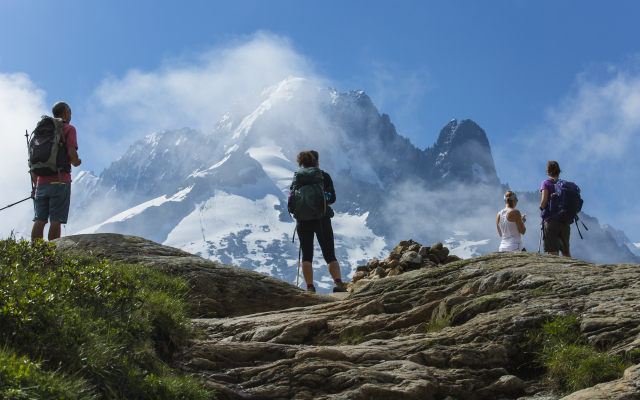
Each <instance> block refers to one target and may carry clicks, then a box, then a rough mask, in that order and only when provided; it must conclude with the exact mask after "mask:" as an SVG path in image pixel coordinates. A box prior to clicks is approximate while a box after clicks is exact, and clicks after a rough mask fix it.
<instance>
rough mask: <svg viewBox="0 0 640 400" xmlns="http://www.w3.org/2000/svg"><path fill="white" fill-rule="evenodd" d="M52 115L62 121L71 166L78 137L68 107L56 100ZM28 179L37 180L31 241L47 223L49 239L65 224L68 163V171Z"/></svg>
mask: <svg viewBox="0 0 640 400" xmlns="http://www.w3.org/2000/svg"><path fill="white" fill-rule="evenodd" d="M51 111H52V113H53V117H54V118H60V119H62V121H63V124H62V132H63V133H64V137H65V141H64V147H65V148H66V149H67V162H68V163H70V164H72V165H73V166H74V167H77V166H79V165H80V164H81V163H82V160H80V158H79V157H78V140H77V138H76V128H74V127H73V125H70V124H69V122H71V107H69V105H68V104H67V103H65V102H63V101H59V102H57V103H56V104H54V105H53V107H52V108H51ZM31 178H32V179H33V181H34V182H36V187H35V189H34V190H33V192H32V193H31V196H32V197H33V198H34V205H35V216H34V217H33V221H34V222H33V229H32V230H31V240H33V241H35V240H38V239H42V238H43V236H44V228H45V226H46V225H47V222H49V221H50V222H51V226H49V240H54V239H57V238H59V237H60V226H61V225H62V224H66V223H67V218H68V216H69V204H70V201H71V166H69V168H68V171H61V172H60V176H59V177H58V175H51V176H37V175H36V174H34V173H33V172H32V173H31Z"/></svg>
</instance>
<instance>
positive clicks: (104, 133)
mask: <svg viewBox="0 0 640 400" xmlns="http://www.w3.org/2000/svg"><path fill="white" fill-rule="evenodd" d="M290 75H293V76H299V77H303V78H306V79H308V80H311V81H312V82H313V83H314V84H316V85H318V86H324V85H325V84H326V82H325V81H324V79H323V78H321V77H319V76H318V75H317V74H316V73H315V70H314V66H313V65H312V63H311V62H310V61H309V60H308V59H307V58H306V57H305V56H303V55H301V54H300V53H298V52H297V51H296V50H295V49H294V48H293V46H292V44H291V42H290V40H288V39H287V38H284V37H281V36H277V35H273V34H269V33H265V32H258V33H256V34H254V35H251V36H249V37H244V38H238V39H235V40H232V41H231V42H228V43H227V44H225V45H223V46H220V47H216V48H214V49H212V50H210V51H207V52H204V53H203V54H199V55H196V56H192V57H183V58H181V59H174V60H168V61H166V62H165V63H164V65H163V66H162V67H160V68H159V69H158V70H156V71H141V70H136V69H134V70H130V71H129V72H127V73H126V75H125V76H124V77H122V78H118V77H110V78H107V79H105V80H104V81H103V82H102V83H101V84H100V85H99V87H98V88H97V90H96V91H95V93H94V95H93V98H92V102H91V106H90V115H91V117H90V119H91V121H92V122H91V123H89V124H87V126H88V129H87V130H89V129H92V130H94V131H89V133H90V134H92V142H93V143H94V144H93V146H94V147H95V149H92V150H93V151H95V152H96V154H99V153H100V152H99V151H98V149H104V148H110V154H103V155H102V156H103V157H104V161H103V164H106V163H107V162H108V161H112V160H113V159H115V158H116V157H118V156H120V155H121V154H122V153H123V152H124V149H125V148H126V146H128V145H130V144H131V143H132V142H133V140H135V139H139V138H140V137H142V136H144V135H147V134H149V133H151V132H154V131H158V130H165V129H174V128H181V127H184V126H188V127H192V128H196V129H201V130H202V131H203V132H205V133H207V132H209V131H211V130H212V129H213V128H214V126H215V124H216V123H217V122H218V120H219V119H220V117H221V116H222V115H223V114H224V112H226V111H227V109H228V108H229V107H230V106H231V105H232V104H233V103H234V102H235V101H237V100H240V99H241V98H243V97H245V96H246V95H248V94H249V93H251V92H253V91H255V90H256V89H258V88H259V87H260V86H261V85H272V84H274V83H276V82H279V81H281V80H283V79H285V78H287V77H288V76H290ZM106 144H108V146H105V145H106Z"/></svg>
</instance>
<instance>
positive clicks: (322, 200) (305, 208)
mask: <svg viewBox="0 0 640 400" xmlns="http://www.w3.org/2000/svg"><path fill="white" fill-rule="evenodd" d="M296 161H297V162H298V166H299V167H300V168H301V169H299V170H298V171H297V172H296V173H295V174H294V175H293V182H292V183H291V189H290V192H289V202H288V210H289V213H290V214H292V215H293V217H294V218H295V219H296V231H297V232H298V238H299V240H300V250H301V252H302V275H303V276H304V280H305V282H306V284H307V291H310V292H314V293H315V291H316V288H315V286H314V285H313V267H312V264H311V263H312V262H313V235H314V233H315V235H316V237H317V238H318V243H319V244H320V249H321V250H322V256H323V257H324V260H325V261H326V262H327V265H328V267H329V274H331V277H332V278H333V282H334V286H333V292H334V293H335V292H346V291H347V288H346V287H345V285H344V283H342V279H341V274H340V265H339V264H338V260H337V259H336V254H335V253H336V252H335V246H334V242H333V228H332V227H331V218H332V217H333V215H334V213H333V210H332V209H331V207H329V206H330V205H331V204H333V203H335V201H336V191H335V189H334V187H333V181H332V180H331V177H330V176H329V174H327V173H326V172H324V171H322V170H321V169H320V168H319V167H320V166H319V164H318V152H317V151H314V150H306V151H302V152H300V153H299V154H298V157H297V158H296Z"/></svg>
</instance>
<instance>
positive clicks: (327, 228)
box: [296, 217, 338, 264]
mask: <svg viewBox="0 0 640 400" xmlns="http://www.w3.org/2000/svg"><path fill="white" fill-rule="evenodd" d="M296 229H297V232H298V238H299V239H300V248H301V249H302V261H308V262H313V234H314V233H315V235H316V237H317V238H318V243H319V244H320V249H321V250H322V256H323V257H324V260H325V261H326V262H327V264H329V263H331V262H333V261H338V260H337V259H336V250H335V247H334V243H333V228H332V227H331V218H329V217H322V218H320V219H312V220H310V221H298V223H297V227H296Z"/></svg>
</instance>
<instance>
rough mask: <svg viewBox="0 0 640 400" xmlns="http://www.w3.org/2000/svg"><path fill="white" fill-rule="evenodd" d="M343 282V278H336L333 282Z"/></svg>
mask: <svg viewBox="0 0 640 400" xmlns="http://www.w3.org/2000/svg"><path fill="white" fill-rule="evenodd" d="M341 282H342V279H334V280H333V283H341Z"/></svg>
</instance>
